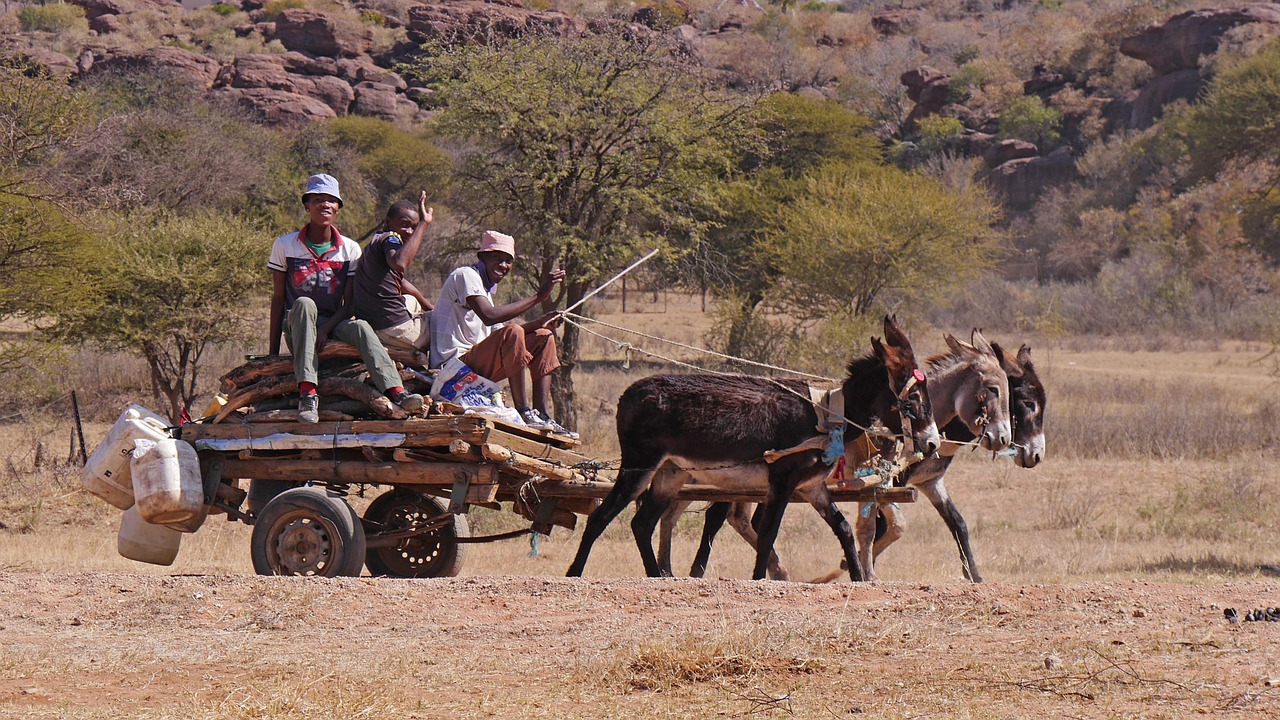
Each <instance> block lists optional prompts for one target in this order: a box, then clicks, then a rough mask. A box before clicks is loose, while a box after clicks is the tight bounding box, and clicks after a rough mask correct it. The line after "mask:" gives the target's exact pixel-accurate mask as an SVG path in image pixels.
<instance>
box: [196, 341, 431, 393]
mask: <svg viewBox="0 0 1280 720" xmlns="http://www.w3.org/2000/svg"><path fill="white" fill-rule="evenodd" d="M387 354H389V355H390V356H391V359H392V360H395V361H396V362H398V363H400V364H402V365H408V366H411V367H426V366H427V357H426V356H425V355H423V354H422V353H420V352H417V351H408V350H400V349H398V348H387ZM337 359H351V360H360V351H358V350H356V348H355V347H354V346H352V345H348V344H346V343H344V342H339V341H337V340H330V341H329V342H327V343H325V346H324V348H322V349H321V350H320V353H319V354H318V355H317V357H316V364H320V363H322V362H325V361H326V360H337ZM281 375H288V376H290V377H292V376H293V356H292V355H267V356H264V357H259V358H256V359H254V360H250V361H249V362H247V363H245V364H243V365H241V366H239V367H237V368H233V369H231V370H229V371H228V372H227V373H226V374H225V375H223V376H222V377H221V378H219V379H218V382H219V387H220V388H221V390H222V392H223V393H224V394H226V395H232V394H234V393H235V392H237V391H238V390H240V389H241V388H244V387H247V386H249V385H252V384H254V383H257V382H258V381H260V380H262V379H263V378H269V377H273V376H281Z"/></svg>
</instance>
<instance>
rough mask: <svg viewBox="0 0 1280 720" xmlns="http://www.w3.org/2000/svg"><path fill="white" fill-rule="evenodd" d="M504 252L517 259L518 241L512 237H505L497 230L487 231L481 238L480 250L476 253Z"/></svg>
mask: <svg viewBox="0 0 1280 720" xmlns="http://www.w3.org/2000/svg"><path fill="white" fill-rule="evenodd" d="M491 251H492V252H504V253H506V254H508V255H510V256H511V259H512V260H515V259H516V241H515V238H513V237H511V236H510V235H503V234H502V233H500V232H498V231H496V230H486V231H485V233H484V235H483V236H482V237H481V238H480V249H479V250H477V251H476V253H477V254H478V253H483V252H491Z"/></svg>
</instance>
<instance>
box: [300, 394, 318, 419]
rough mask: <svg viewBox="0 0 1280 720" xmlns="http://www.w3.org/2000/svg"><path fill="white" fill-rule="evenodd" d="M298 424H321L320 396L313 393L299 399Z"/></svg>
mask: <svg viewBox="0 0 1280 720" xmlns="http://www.w3.org/2000/svg"><path fill="white" fill-rule="evenodd" d="M298 422H304V423H318V422H320V396H319V395H317V394H315V393H311V394H310V395H302V396H300V397H299V398H298Z"/></svg>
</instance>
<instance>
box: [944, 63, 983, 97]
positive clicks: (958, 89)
mask: <svg viewBox="0 0 1280 720" xmlns="http://www.w3.org/2000/svg"><path fill="white" fill-rule="evenodd" d="M986 83H987V71H986V70H984V69H982V68H981V67H980V66H978V65H975V64H974V63H968V64H965V65H961V66H960V69H959V70H957V71H956V74H955V75H952V76H951V86H950V88H948V90H947V100H948V101H949V102H953V103H960V102H964V101H965V100H968V99H969V96H970V95H972V94H973V91H974V90H975V89H977V88H981V87H982V86H983V85H985V84H986Z"/></svg>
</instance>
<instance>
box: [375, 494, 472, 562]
mask: <svg viewBox="0 0 1280 720" xmlns="http://www.w3.org/2000/svg"><path fill="white" fill-rule="evenodd" d="M448 511H449V510H448V506H446V505H445V504H444V502H442V501H440V500H438V499H436V498H433V497H431V496H428V495H421V494H419V493H416V492H413V491H412V490H392V491H391V492H389V493H386V494H385V495H381V496H379V497H378V498H377V499H376V500H374V501H373V502H372V503H370V504H369V509H368V510H366V511H365V513H364V519H365V521H367V522H369V523H370V524H376V525H378V526H380V527H382V528H386V529H388V530H394V529H397V528H403V527H409V526H411V525H412V524H413V523H414V522H416V521H419V520H428V519H430V518H433V517H437V516H440V515H444V514H446V513H448ZM470 534H471V532H470V529H469V528H468V526H467V516H466V515H454V516H453V525H452V527H446V528H444V529H442V530H439V531H437V532H433V533H427V534H423V535H417V536H414V537H411V538H408V539H406V540H404V541H402V542H401V543H400V544H399V545H397V546H395V547H385V548H369V550H368V551H367V552H366V553H365V558H364V564H365V565H367V566H368V567H369V573H370V574H371V575H386V576H388V577H402V578H430V577H453V576H455V575H457V574H458V573H459V572H462V562H463V560H464V559H465V557H466V553H465V552H464V551H463V547H462V546H461V545H459V544H458V538H460V537H467V536H469V535H470Z"/></svg>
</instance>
